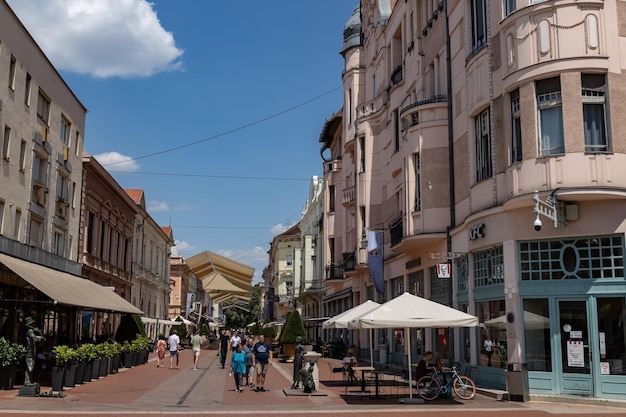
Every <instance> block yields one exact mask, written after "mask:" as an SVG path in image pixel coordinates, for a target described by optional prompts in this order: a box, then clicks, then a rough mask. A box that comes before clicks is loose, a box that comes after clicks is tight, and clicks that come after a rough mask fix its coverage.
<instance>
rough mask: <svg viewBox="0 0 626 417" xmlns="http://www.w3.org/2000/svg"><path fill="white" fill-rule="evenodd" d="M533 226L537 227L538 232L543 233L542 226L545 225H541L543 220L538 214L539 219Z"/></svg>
mask: <svg viewBox="0 0 626 417" xmlns="http://www.w3.org/2000/svg"><path fill="white" fill-rule="evenodd" d="M533 226H535V231H536V232H539V231H541V226H543V223H541V219H540V218H539V215H538V214H537V218H536V219H535V222H534V223H533Z"/></svg>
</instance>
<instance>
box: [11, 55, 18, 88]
mask: <svg viewBox="0 0 626 417" xmlns="http://www.w3.org/2000/svg"><path fill="white" fill-rule="evenodd" d="M16 68H17V60H16V59H15V57H14V56H13V55H11V63H10V64H9V88H10V89H11V90H15V69H16Z"/></svg>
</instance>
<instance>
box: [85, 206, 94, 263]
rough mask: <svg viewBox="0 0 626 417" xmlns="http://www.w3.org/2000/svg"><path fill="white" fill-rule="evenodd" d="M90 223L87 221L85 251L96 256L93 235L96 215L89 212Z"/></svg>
mask: <svg viewBox="0 0 626 417" xmlns="http://www.w3.org/2000/svg"><path fill="white" fill-rule="evenodd" d="M87 218H88V221H87V240H86V244H87V247H86V248H85V251H86V252H87V253H88V254H91V255H94V242H93V235H94V227H95V226H94V225H95V214H93V213H92V212H89V214H88V216H87Z"/></svg>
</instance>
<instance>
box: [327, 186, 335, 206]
mask: <svg viewBox="0 0 626 417" xmlns="http://www.w3.org/2000/svg"><path fill="white" fill-rule="evenodd" d="M328 211H330V212H333V211H335V186H334V185H329V186H328Z"/></svg>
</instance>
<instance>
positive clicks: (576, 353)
mask: <svg viewBox="0 0 626 417" xmlns="http://www.w3.org/2000/svg"><path fill="white" fill-rule="evenodd" d="M567 366H570V367H573V368H584V367H585V349H584V347H583V342H582V341H580V340H568V341H567Z"/></svg>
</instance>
